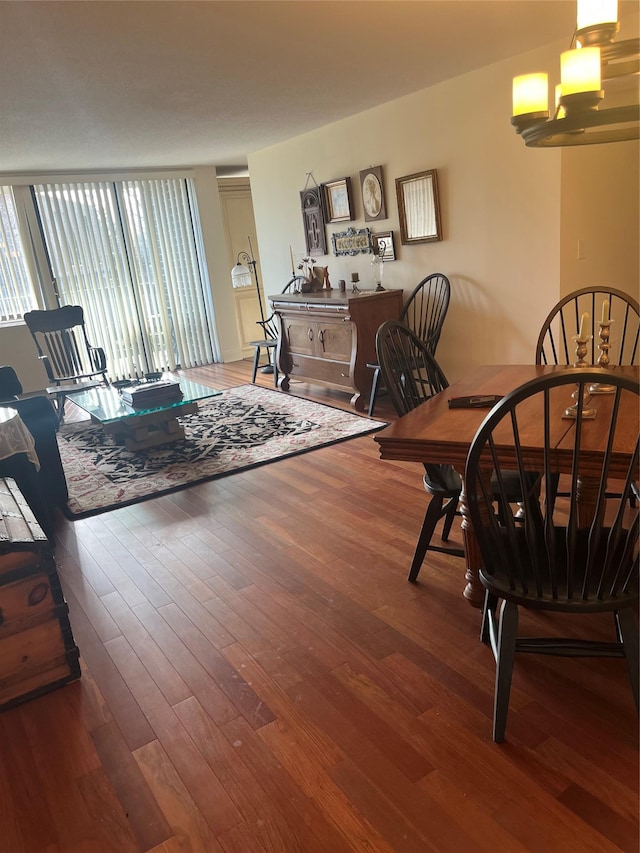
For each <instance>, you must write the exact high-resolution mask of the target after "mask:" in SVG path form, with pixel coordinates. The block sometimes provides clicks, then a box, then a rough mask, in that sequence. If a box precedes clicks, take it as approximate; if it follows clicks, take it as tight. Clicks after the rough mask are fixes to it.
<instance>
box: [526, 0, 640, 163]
mask: <svg viewBox="0 0 640 853" xmlns="http://www.w3.org/2000/svg"><path fill="white" fill-rule="evenodd" d="M619 28H620V25H619V23H618V3H617V0H578V3H577V27H576V31H575V33H574V35H573V38H572V40H571V49H570V50H567V51H565V52H564V53H563V54H562V55H561V57H560V83H559V84H558V85H556V87H555V92H556V98H555V107H554V113H553V115H552V117H550V116H549V81H548V76H547V74H545V73H536V74H523V75H521V76H519V77H515V78H514V80H513V115H512V118H511V123H512V124H513V126H514V127H515V129H516V132H517V133H519V134H521V136H522V138H523V139H524V141H525V144H526V145H528V146H530V147H534V148H545V147H549V148H551V147H559V146H569V145H590V144H595V143H602V142H625V141H628V140H633V139H638V138H640V104H639V103H638V83H637V76H638V73H639V72H640V39H638V38H633V39H627V40H626V41H619V42H615V41H614V39H615V37H616V35H617V33H618V30H619ZM624 78H629V79H632V78H633V79H634V81H635V85H634V86H632V87H631V90H632V91H631V96H630V98H631V101H632V102H631V103H627V104H623V105H619V103H616V104H615V105H613V106H608V105H607V99H606V97H605V94H606V93H605V91H604V89H603V87H604V85H605V84H611V85H612V86H613V85H617V84H619V83H620V82H621V81H623V80H624ZM627 94H628V93H627ZM612 98H613V96H612Z"/></svg>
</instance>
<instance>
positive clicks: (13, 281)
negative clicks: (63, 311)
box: [0, 186, 37, 322]
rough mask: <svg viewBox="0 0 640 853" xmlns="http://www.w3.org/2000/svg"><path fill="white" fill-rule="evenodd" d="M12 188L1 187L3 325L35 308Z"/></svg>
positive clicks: (0, 300) (0, 311) (0, 318)
mask: <svg viewBox="0 0 640 853" xmlns="http://www.w3.org/2000/svg"><path fill="white" fill-rule="evenodd" d="M36 307H37V306H36V298H35V293H34V289H33V285H32V282H31V277H30V275H29V273H28V271H27V264H26V256H25V252H24V248H23V245H22V239H21V237H20V226H19V222H18V212H17V209H16V205H15V203H14V199H13V192H12V190H11V187H8V186H7V187H5V186H0V322H2V321H6V320H19V319H20V318H21V317H22V315H23V314H24V313H25V311H30V310H31V309H32V308H36Z"/></svg>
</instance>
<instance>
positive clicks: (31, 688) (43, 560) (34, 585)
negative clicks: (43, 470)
mask: <svg viewBox="0 0 640 853" xmlns="http://www.w3.org/2000/svg"><path fill="white" fill-rule="evenodd" d="M79 677H80V664H79V652H78V648H77V646H76V645H75V643H74V640H73V634H72V632H71V625H70V624H69V617H68V607H67V603H66V602H65V600H64V596H63V594H62V589H61V587H60V580H59V578H58V572H57V569H56V564H55V560H54V557H53V551H52V548H51V545H50V543H49V541H48V540H47V538H46V536H45V535H44V533H43V532H42V530H41V529H40V527H39V526H38V524H37V522H36V520H35V518H34V516H33V513H32V512H31V510H30V508H29V507H28V505H27V503H26V501H25V500H24V498H23V496H22V494H21V493H20V491H19V489H18V487H17V486H16V484H15V482H14V481H13V480H9V479H1V478H0V710H4V709H5V708H9V707H12V706H13V705H16V704H18V703H19V702H24V701H26V700H27V699H33V698H35V697H36V696H39V695H41V694H42V693H46V692H47V691H49V690H53V689H55V688H56V687H61V686H62V685H63V684H68V683H69V682H70V681H75V680H76V679H78V678H79Z"/></svg>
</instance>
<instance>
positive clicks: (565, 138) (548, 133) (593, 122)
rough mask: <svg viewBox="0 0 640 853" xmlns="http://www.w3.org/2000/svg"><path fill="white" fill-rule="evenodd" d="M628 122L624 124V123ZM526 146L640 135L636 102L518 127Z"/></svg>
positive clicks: (589, 142)
mask: <svg viewBox="0 0 640 853" xmlns="http://www.w3.org/2000/svg"><path fill="white" fill-rule="evenodd" d="M627 124H628V125H629V127H625V126H624V125H627ZM522 138H523V139H524V142H525V145H527V146H528V147H529V148H558V147H561V146H569V145H592V144H595V143H604V142H628V141H630V140H632V139H640V105H638V104H634V105H632V106H628V107H612V108H611V109H609V110H592V111H590V112H589V113H587V114H584V115H579V116H574V117H572V118H571V117H569V116H567V117H566V118H558V119H550V120H549V121H541V122H537V123H535V124H532V125H530V126H529V127H526V128H524V129H523V130H522Z"/></svg>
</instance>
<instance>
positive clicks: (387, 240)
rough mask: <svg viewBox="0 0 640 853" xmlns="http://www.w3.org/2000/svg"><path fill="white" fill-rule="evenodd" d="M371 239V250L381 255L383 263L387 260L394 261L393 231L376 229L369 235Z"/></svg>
mask: <svg viewBox="0 0 640 853" xmlns="http://www.w3.org/2000/svg"><path fill="white" fill-rule="evenodd" d="M371 241H372V243H373V251H374V252H375V253H376V254H379V255H380V256H381V258H382V260H383V261H384V263H385V264H386V263H387V261H395V259H396V249H395V246H394V244H393V231H378V232H376V233H375V234H372V235H371ZM381 249H382V251H381Z"/></svg>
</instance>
